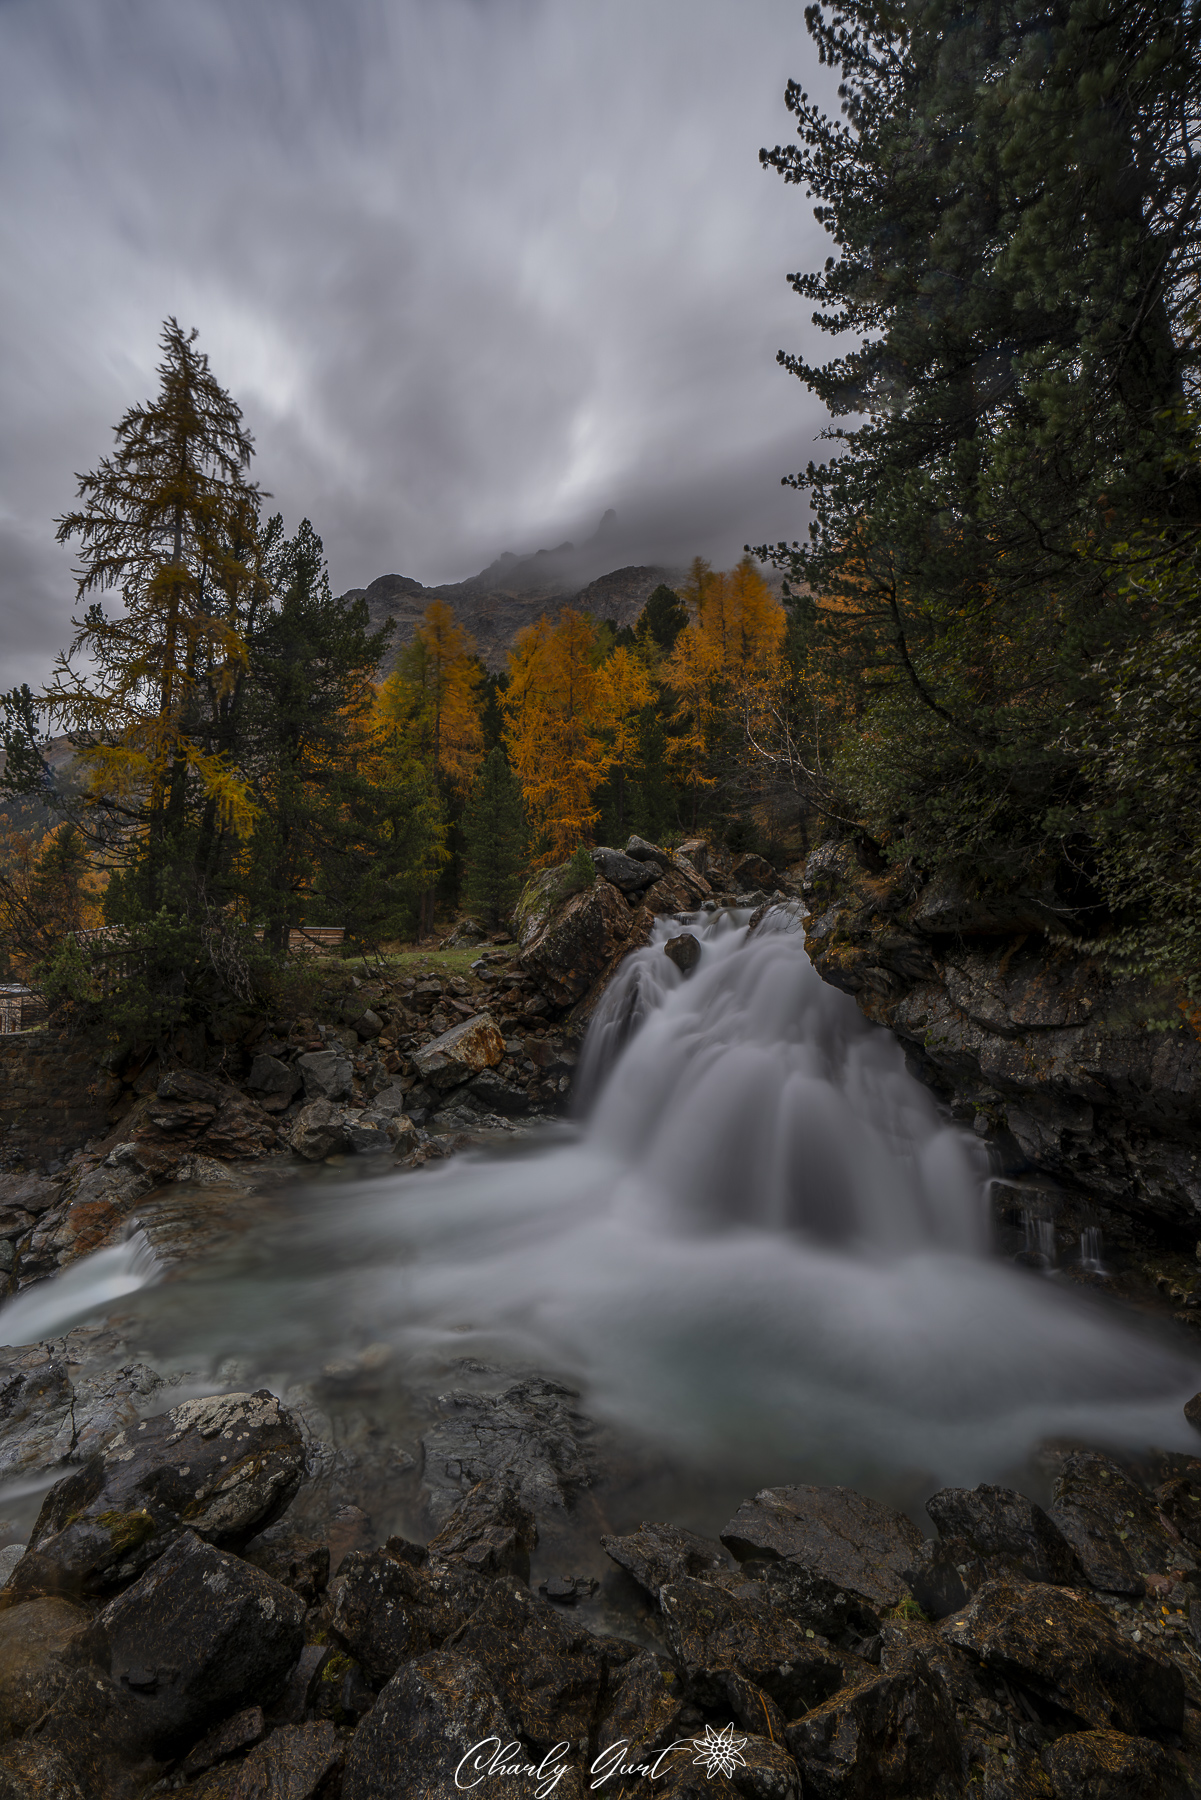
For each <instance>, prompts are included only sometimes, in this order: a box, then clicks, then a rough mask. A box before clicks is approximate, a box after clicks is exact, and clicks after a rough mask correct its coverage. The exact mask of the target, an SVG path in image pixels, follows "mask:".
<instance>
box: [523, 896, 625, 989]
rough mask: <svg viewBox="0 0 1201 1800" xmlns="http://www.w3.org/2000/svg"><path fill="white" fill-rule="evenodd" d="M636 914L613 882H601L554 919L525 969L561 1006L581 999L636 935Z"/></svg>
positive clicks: (526, 953) (528, 954)
mask: <svg viewBox="0 0 1201 1800" xmlns="http://www.w3.org/2000/svg"><path fill="white" fill-rule="evenodd" d="M632 921H633V914H632V913H631V911H630V908H629V906H628V905H627V904H626V901H625V898H624V896H623V895H622V894H621V893H620V891H619V890H618V889H617V888H615V887H614V886H613V884H612V882H609V881H604V880H599V879H598V880H597V881H594V882H593V883H592V885H591V887H588V888H585V889H584V891H583V893H581V894H573V895H572V897H571V899H570V900H568V901H567V903H566V905H564V906H563V907H561V908H559V909H558V910H557V911H556V912H554V913H552V914H551V916H550V918H549V919H548V920H547V922H546V923H545V924H544V925H543V927H542V929H541V931H540V932H539V933H538V934H537V936H535V937H533V938H532V939H530V941H529V942H528V943H526V944H525V945H524V946H523V948H522V951H521V956H520V962H521V967H522V969H523V971H524V973H525V974H526V975H528V976H529V977H530V978H531V979H532V980H533V981H534V983H535V984H536V986H537V987H538V988H540V989H541V991H542V993H543V994H545V996H546V998H547V999H548V1000H550V1001H551V1002H552V1004H553V1005H555V1006H570V1005H572V1003H573V1002H574V1001H576V1000H579V999H581V998H582V997H583V996H584V994H586V993H587V991H588V989H589V988H590V987H591V986H592V984H593V982H594V981H596V979H597V977H598V976H599V975H601V974H602V973H603V972H604V970H605V969H606V968H607V966H608V965H609V963H610V961H611V959H612V958H613V956H614V954H615V952H616V951H617V950H618V949H619V948H621V947H622V946H623V945H624V943H625V941H626V939H627V938H628V937H629V935H630V926H631V923H632Z"/></svg>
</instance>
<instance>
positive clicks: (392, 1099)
mask: <svg viewBox="0 0 1201 1800" xmlns="http://www.w3.org/2000/svg"><path fill="white" fill-rule="evenodd" d="M407 1099H408V1093H407V1090H406V1089H405V1088H403V1087H402V1086H401V1085H400V1082H399V1081H391V1082H389V1083H388V1086H387V1087H385V1088H381V1089H380V1091H379V1093H378V1094H376V1096H375V1098H374V1099H373V1100H372V1102H371V1110H372V1112H377V1113H383V1115H384V1117H385V1118H388V1119H398V1118H399V1117H400V1116H401V1114H402V1113H403V1112H404V1110H405V1104H406V1101H407Z"/></svg>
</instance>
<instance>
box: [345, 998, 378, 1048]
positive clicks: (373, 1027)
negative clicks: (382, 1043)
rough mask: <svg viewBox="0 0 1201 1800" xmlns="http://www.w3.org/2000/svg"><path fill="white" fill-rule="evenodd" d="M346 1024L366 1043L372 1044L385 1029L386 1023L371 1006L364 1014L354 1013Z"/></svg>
mask: <svg viewBox="0 0 1201 1800" xmlns="http://www.w3.org/2000/svg"><path fill="white" fill-rule="evenodd" d="M346 1023H347V1024H348V1026H349V1027H350V1029H351V1030H352V1031H353V1032H354V1033H355V1035H356V1036H357V1037H359V1038H361V1039H362V1040H363V1042H364V1043H370V1042H371V1040H372V1039H373V1038H377V1037H378V1036H379V1034H380V1032H381V1031H382V1030H383V1029H384V1021H383V1020H382V1019H381V1018H380V1016H379V1014H378V1013H377V1012H373V1011H372V1010H371V1008H370V1007H369V1006H368V1007H367V1008H366V1009H365V1010H364V1011H363V1012H354V1013H353V1016H351V1017H348V1018H347V1021H346Z"/></svg>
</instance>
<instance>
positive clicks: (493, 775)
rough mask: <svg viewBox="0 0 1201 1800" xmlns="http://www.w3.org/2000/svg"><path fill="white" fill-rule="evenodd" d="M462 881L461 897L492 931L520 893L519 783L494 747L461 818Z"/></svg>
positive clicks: (522, 844)
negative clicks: (463, 877) (483, 918)
mask: <svg viewBox="0 0 1201 1800" xmlns="http://www.w3.org/2000/svg"><path fill="white" fill-rule="evenodd" d="M463 839H464V843H465V846H466V866H467V880H466V884H465V898H466V901H467V904H468V906H469V907H471V908H472V910H473V911H475V910H478V911H480V912H482V913H483V914H484V915H485V916H486V918H487V920H488V922H489V924H490V925H492V926H494V927H495V926H497V925H499V924H500V923H501V922H502V921H503V920H504V919H506V918H507V917H508V915H509V913H510V912H511V910H512V908H513V906H514V904H515V902H516V900H517V896H518V894H519V893H520V892H521V878H522V871H523V867H524V859H525V832H524V828H523V825H522V813H521V784H520V782H519V781H518V780H517V777H516V776H515V775H514V774H513V772H512V770H511V769H510V767H509V764H508V761H507V759H506V757H505V753H504V751H503V750H502V749H500V747H499V746H498V747H497V748H496V749H495V750H490V751H489V752H488V755H487V756H486V757H485V758H484V761H483V764H482V765H481V768H480V771H479V774H478V775H477V777H476V781H475V786H474V788H473V789H472V794H471V800H470V803H469V805H468V807H467V810H466V812H465V813H464V815H463Z"/></svg>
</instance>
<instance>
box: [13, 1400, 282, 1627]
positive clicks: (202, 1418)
mask: <svg viewBox="0 0 1201 1800" xmlns="http://www.w3.org/2000/svg"><path fill="white" fill-rule="evenodd" d="M304 1467H305V1446H304V1441H303V1439H302V1437H301V1433H300V1427H299V1425H298V1424H297V1421H296V1419H295V1417H294V1415H293V1414H292V1413H290V1412H288V1411H287V1409H286V1408H284V1407H282V1406H281V1405H280V1403H279V1401H278V1400H277V1399H276V1397H275V1395H274V1394H272V1393H269V1392H268V1391H267V1389H266V1388H263V1389H260V1390H259V1392H257V1393H254V1394H220V1395H215V1396H213V1397H211V1398H207V1399H202V1400H186V1401H184V1403H183V1404H182V1405H181V1406H176V1407H173V1408H172V1409H171V1411H170V1412H167V1413H163V1414H161V1415H160V1416H159V1417H158V1418H156V1419H143V1420H142V1421H141V1423H140V1424H138V1425H129V1426H127V1427H126V1428H125V1429H124V1430H122V1431H120V1432H118V1434H117V1435H116V1436H115V1437H114V1438H113V1439H112V1440H111V1442H109V1443H108V1444H107V1445H106V1446H105V1448H104V1449H103V1450H101V1451H100V1453H99V1454H98V1455H96V1456H94V1457H93V1458H92V1459H91V1461H90V1462H88V1463H87V1464H86V1465H85V1466H84V1467H83V1468H82V1469H79V1470H78V1471H77V1472H76V1473H74V1474H72V1475H68V1476H67V1477H66V1478H65V1479H64V1480H63V1481H60V1482H58V1483H57V1484H56V1486H54V1487H53V1488H51V1490H50V1492H49V1493H48V1494H47V1496H46V1498H45V1500H44V1501H43V1502H42V1509H41V1511H40V1512H39V1514H38V1517H37V1521H36V1523H35V1525H34V1528H33V1532H32V1534H31V1536H30V1540H29V1549H28V1550H27V1551H26V1553H25V1555H24V1557H23V1558H22V1559H21V1561H20V1563H18V1565H17V1567H16V1569H15V1570H14V1572H13V1575H12V1578H11V1579H10V1581H9V1584H8V1587H7V1588H6V1589H5V1590H4V1597H5V1599H6V1600H8V1601H9V1602H10V1603H11V1602H12V1601H13V1600H17V1599H20V1598H22V1597H24V1596H27V1595H31V1594H38V1593H53V1592H55V1591H66V1592H78V1593H84V1594H94V1593H100V1592H103V1591H104V1590H105V1589H109V1588H112V1587H115V1586H118V1585H120V1584H121V1583H122V1582H127V1581H130V1580H132V1579H133V1578H134V1576H136V1575H137V1574H138V1573H139V1572H140V1571H141V1570H142V1569H144V1568H145V1567H146V1565H147V1564H148V1563H150V1562H153V1561H154V1560H155V1558H157V1557H160V1556H162V1555H163V1554H164V1552H166V1551H167V1549H168V1548H169V1547H170V1545H171V1544H172V1543H174V1542H175V1540H176V1539H177V1538H178V1537H179V1536H180V1535H181V1533H184V1532H185V1529H186V1530H187V1531H190V1532H195V1533H198V1534H199V1535H200V1536H201V1537H205V1538H212V1539H214V1540H216V1541H217V1542H219V1543H231V1544H241V1543H243V1542H245V1540H246V1539H247V1538H248V1537H250V1536H251V1534H252V1533H253V1532H254V1531H255V1530H256V1529H261V1528H262V1527H263V1526H265V1525H268V1524H269V1523H270V1522H271V1520H272V1519H273V1518H274V1517H275V1516H276V1515H277V1514H278V1513H280V1512H282V1510H283V1508H284V1507H285V1506H286V1505H287V1504H288V1502H289V1501H290V1500H291V1499H292V1496H293V1495H294V1494H295V1492H296V1490H297V1488H298V1487H299V1485H300V1482H301V1479H302V1477H303V1475H304Z"/></svg>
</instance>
